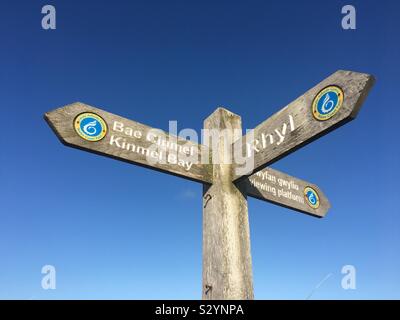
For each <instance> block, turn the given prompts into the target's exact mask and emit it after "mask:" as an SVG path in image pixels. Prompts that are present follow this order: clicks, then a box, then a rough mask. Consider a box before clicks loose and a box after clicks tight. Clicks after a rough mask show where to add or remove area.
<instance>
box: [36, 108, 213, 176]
mask: <svg viewBox="0 0 400 320" xmlns="http://www.w3.org/2000/svg"><path fill="white" fill-rule="evenodd" d="M44 118H45V120H46V121H47V122H48V124H49V125H50V126H51V128H52V129H53V130H54V132H55V133H56V135H57V136H58V138H59V139H60V140H61V142H62V143H63V144H65V145H67V146H70V147H74V148H78V149H82V150H86V151H89V152H93V153H96V154H100V155H104V156H107V157H111V158H114V159H117V160H122V161H126V162H130V163H135V164H138V165H142V166H145V167H149V168H152V169H156V170H160V171H163V172H166V173H170V174H173V175H177V176H181V177H183V178H187V179H190V180H195V181H199V182H205V183H211V176H212V171H211V170H212V166H210V165H208V164H202V161H201V159H202V156H204V155H205V157H207V156H208V148H207V147H206V146H204V145H201V144H197V143H194V142H192V141H189V140H185V139H182V138H179V137H176V136H173V135H170V134H168V133H166V132H164V131H162V130H160V129H154V128H151V127H149V126H146V125H144V124H141V123H139V122H136V121H132V120H129V119H126V118H123V117H120V116H117V115H114V114H111V113H109V112H106V111H104V110H101V109H98V108H95V107H92V106H89V105H87V104H84V103H80V102H77V103H73V104H70V105H67V106H65V107H62V108H59V109H56V110H54V111H51V112H47V113H46V114H45V116H44Z"/></svg>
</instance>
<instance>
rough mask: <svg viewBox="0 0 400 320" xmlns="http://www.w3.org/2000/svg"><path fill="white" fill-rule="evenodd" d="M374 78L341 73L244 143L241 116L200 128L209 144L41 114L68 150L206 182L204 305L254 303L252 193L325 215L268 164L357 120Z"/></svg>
mask: <svg viewBox="0 0 400 320" xmlns="http://www.w3.org/2000/svg"><path fill="white" fill-rule="evenodd" d="M373 81H374V80H373V77H372V76H371V75H368V74H363V73H357V72H351V71H337V72H336V73H334V74H333V75H331V76H330V77H328V78H327V79H325V80H324V81H322V82H321V83H319V84H318V85H316V86H315V87H314V88H312V89H310V90H309V91H307V92H306V93H305V94H304V95H303V96H301V97H299V98H298V99H296V100H295V101H294V102H292V103H290V104H289V105H288V106H287V107H285V108H284V109H282V110H281V111H279V112H278V113H276V114H275V115H273V116H272V117H270V118H269V119H267V120H265V121H264V122H263V123H261V124H260V125H259V126H257V127H256V128H255V129H254V131H252V132H251V133H248V134H247V135H245V136H244V137H242V136H241V133H240V132H242V127H241V118H240V116H238V115H235V114H233V113H232V112H230V111H228V110H226V109H224V108H218V109H216V110H215V111H214V112H213V113H212V114H211V115H210V116H209V117H208V118H207V119H206V120H205V121H204V129H205V130H212V131H216V132H221V133H222V132H224V134H223V135H222V134H221V135H217V137H215V135H214V136H213V135H208V136H207V138H206V139H205V141H204V142H203V144H200V143H196V142H193V141H188V140H185V139H182V138H180V137H176V136H174V135H171V134H169V133H166V132H164V131H162V130H159V129H155V128H151V127H148V126H146V125H144V124H141V123H138V122H136V121H132V120H128V119H125V118H122V117H119V116H116V115H113V114H111V113H108V112H106V111H103V110H101V109H98V108H95V107H92V106H89V105H86V104H83V103H73V104H70V105H67V106H65V107H62V108H59V109H56V110H54V111H51V112H48V113H46V114H45V116H44V117H45V120H46V121H47V122H48V124H49V125H50V127H51V128H52V129H53V131H54V132H55V133H56V135H57V136H58V138H59V139H60V140H61V142H62V143H64V144H65V145H67V146H71V147H74V148H79V149H82V150H86V151H89V152H93V153H96V154H99V155H104V156H107V157H111V158H114V159H117V160H121V161H126V162H129V163H133V164H137V165H141V166H144V167H147V168H151V169H155V170H158V171H162V172H165V173H169V174H172V175H176V176H179V177H183V178H186V179H189V180H193V181H197V182H200V183H202V184H203V293H202V296H203V299H253V298H254V294H253V277H252V265H251V253H250V232H249V221H248V211H247V196H251V197H254V198H258V199H261V200H265V201H268V202H271V203H274V204H277V205H280V206H283V207H286V208H290V209H293V210H296V211H299V212H303V213H306V214H309V215H311V216H315V217H323V216H325V214H326V213H327V211H328V210H329V208H330V203H329V201H328V199H327V198H326V196H325V195H324V194H323V192H322V191H321V189H320V188H319V187H317V186H316V185H314V184H312V183H309V182H306V181H302V180H300V179H297V178H294V177H291V176H289V175H287V174H285V173H282V172H279V171H277V170H274V169H271V168H266V166H268V165H269V164H271V163H273V162H275V161H277V160H278V159H280V158H282V157H283V156H285V155H287V154H289V153H290V152H293V151H294V150H296V149H298V148H300V147H301V146H303V145H305V144H307V143H309V142H311V141H313V140H315V139H317V138H318V137H320V136H322V135H324V134H326V133H327V132H329V131H331V130H333V129H335V128H337V127H339V126H340V125H342V124H344V123H346V122H348V121H350V120H352V119H354V118H355V117H356V115H357V113H358V111H359V109H360V107H361V104H362V102H363V101H364V99H365V97H366V95H367V94H368V91H369V90H370V88H371V87H372V84H373ZM227 147H228V149H230V150H236V151H237V150H239V151H240V153H241V155H242V159H241V161H233V162H232V161H231V160H232V158H231V155H232V154H237V152H233V151H232V152H231V153H228V157H227V153H226V149H227ZM228 158H229V159H228ZM243 158H244V159H245V160H246V161H247V163H246V164H247V166H246V169H245V170H243V163H242V160H243ZM234 160H235V159H234ZM249 163H250V164H251V165H250V166H248V164H249ZM239 169H241V170H239Z"/></svg>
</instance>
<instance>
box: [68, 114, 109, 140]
mask: <svg viewBox="0 0 400 320" xmlns="http://www.w3.org/2000/svg"><path fill="white" fill-rule="evenodd" d="M74 128H75V131H76V133H77V134H78V135H79V136H80V137H81V138H83V139H85V140H87V141H99V140H101V139H103V138H104V137H105V135H106V134H107V124H106V122H105V121H104V119H103V118H102V117H100V116H99V115H97V114H95V113H92V112H85V113H81V114H79V115H78V116H77V117H76V118H75V120H74Z"/></svg>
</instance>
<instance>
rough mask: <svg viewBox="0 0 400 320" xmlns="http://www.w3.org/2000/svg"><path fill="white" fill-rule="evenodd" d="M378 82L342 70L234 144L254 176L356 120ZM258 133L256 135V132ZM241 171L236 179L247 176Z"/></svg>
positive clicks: (364, 75)
mask: <svg viewBox="0 0 400 320" xmlns="http://www.w3.org/2000/svg"><path fill="white" fill-rule="evenodd" d="M373 83H374V78H373V76H372V75H369V74H365V73H358V72H352V71H343V70H339V71H337V72H335V73H334V74H332V75H331V76H329V77H328V78H326V79H325V80H324V81H322V82H321V83H319V84H318V85H316V86H315V87H314V88H312V89H310V90H309V91H307V92H306V93H305V94H303V95H302V96H301V97H299V98H297V99H296V100H294V101H293V102H291V103H290V104H289V105H288V106H286V107H285V108H283V109H282V110H281V111H279V112H277V113H276V114H274V115H273V116H271V117H270V118H268V119H267V120H265V121H264V122H262V123H261V124H260V125H258V126H257V127H256V128H255V129H254V130H253V131H252V132H251V133H250V134H247V135H246V136H244V137H243V139H239V140H238V141H237V142H235V143H234V144H233V150H241V151H242V154H243V155H244V156H245V158H246V159H247V160H248V161H251V162H252V161H253V160H254V166H246V167H247V168H248V167H252V168H253V170H252V171H251V170H250V171H248V172H247V173H245V174H244V176H246V175H247V176H248V175H250V174H251V173H252V172H256V171H258V170H260V169H262V168H265V167H266V166H268V165H270V164H272V163H273V162H275V161H277V160H279V159H281V158H282V157H284V156H286V155H288V154H289V153H291V152H293V151H295V150H297V149H299V148H300V147H302V146H304V145H306V144H308V143H310V142H312V141H313V140H315V139H317V138H319V137H321V136H323V135H325V134H327V133H328V132H330V131H332V130H334V129H336V128H338V127H339V126H341V125H343V124H345V123H347V122H349V121H351V120H353V119H354V118H355V117H356V116H357V113H358V111H359V110H360V107H361V105H362V103H363V102H364V99H365V98H366V96H367V94H368V92H369V90H370V89H371V87H372V85H373ZM253 134H254V135H253ZM242 173H243V172H241V173H239V172H238V171H237V172H236V174H235V177H234V180H237V179H239V178H241V177H242V176H243V174H242Z"/></svg>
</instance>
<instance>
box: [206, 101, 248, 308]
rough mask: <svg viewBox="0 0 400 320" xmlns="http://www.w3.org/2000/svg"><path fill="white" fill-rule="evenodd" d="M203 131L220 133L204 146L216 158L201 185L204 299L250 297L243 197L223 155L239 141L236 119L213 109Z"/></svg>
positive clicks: (245, 202) (238, 119)
mask: <svg viewBox="0 0 400 320" xmlns="http://www.w3.org/2000/svg"><path fill="white" fill-rule="evenodd" d="M204 129H206V130H212V131H213V132H218V131H219V132H222V130H223V132H224V134H223V135H220V136H219V137H218V140H217V141H209V144H208V145H209V146H213V150H214V151H213V154H214V156H215V155H216V153H217V157H218V158H219V159H218V160H217V161H215V160H216V159H213V161H212V163H213V175H212V185H211V186H210V185H207V184H204V187H203V299H206V300H209V299H254V293H253V276H252V264H251V253H250V231H249V220H248V211H247V199H246V193H245V190H243V187H241V186H237V185H235V184H234V183H232V180H233V177H234V172H233V170H234V166H233V165H232V164H229V163H226V162H229V159H226V153H225V152H224V150H225V148H226V147H227V146H226V144H227V143H232V142H233V141H235V140H237V139H239V138H240V137H241V118H240V116H238V115H236V114H233V113H231V112H230V111H228V110H226V109H224V108H218V109H217V110H215V111H214V112H213V113H212V114H211V115H210V116H209V117H208V118H207V119H206V120H205V121H204ZM209 136H212V134H210V135H209ZM213 138H214V137H213ZM208 139H210V137H208ZM215 148H216V150H215ZM221 162H222V163H221Z"/></svg>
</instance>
